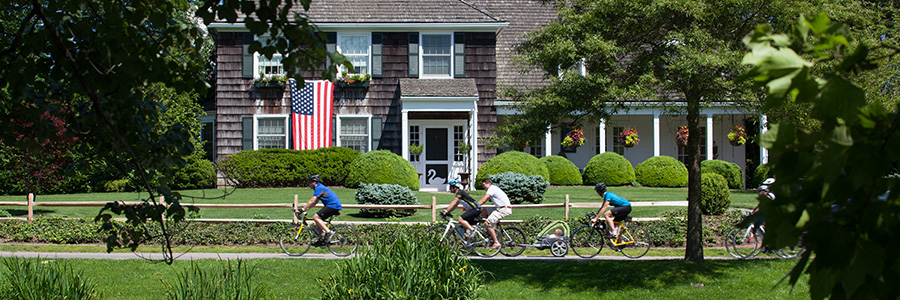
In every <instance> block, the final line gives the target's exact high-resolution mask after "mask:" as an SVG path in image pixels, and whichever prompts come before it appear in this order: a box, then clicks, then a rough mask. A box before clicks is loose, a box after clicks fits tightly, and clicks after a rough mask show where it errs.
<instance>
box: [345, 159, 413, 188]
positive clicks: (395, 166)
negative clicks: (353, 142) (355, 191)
mask: <svg viewBox="0 0 900 300" xmlns="http://www.w3.org/2000/svg"><path fill="white" fill-rule="evenodd" d="M348 169H349V173H348V174H347V181H346V182H345V183H344V186H346V187H348V188H357V187H359V186H360V184H363V183H384V184H399V185H402V186H405V187H408V188H410V189H412V190H414V191H418V190H419V173H418V172H416V169H415V168H413V166H412V164H410V163H409V162H408V161H406V160H405V159H403V158H402V157H400V156H399V155H397V154H394V153H392V152H390V151H387V150H376V151H370V152H367V153H364V154H361V155H359V156H357V157H356V159H355V160H353V162H352V163H350V165H349V166H348Z"/></svg>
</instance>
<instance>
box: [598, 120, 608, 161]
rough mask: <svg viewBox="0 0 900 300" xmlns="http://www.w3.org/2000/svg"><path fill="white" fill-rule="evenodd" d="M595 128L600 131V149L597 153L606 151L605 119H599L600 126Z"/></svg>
mask: <svg viewBox="0 0 900 300" xmlns="http://www.w3.org/2000/svg"><path fill="white" fill-rule="evenodd" d="M597 130H599V132H600V149H599V151H597V152H598V153H605V152H606V119H600V126H598V128H597Z"/></svg>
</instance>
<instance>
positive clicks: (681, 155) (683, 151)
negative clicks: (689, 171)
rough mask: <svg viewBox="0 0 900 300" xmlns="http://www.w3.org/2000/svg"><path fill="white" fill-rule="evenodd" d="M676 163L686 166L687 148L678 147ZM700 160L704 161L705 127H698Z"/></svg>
mask: <svg viewBox="0 0 900 300" xmlns="http://www.w3.org/2000/svg"><path fill="white" fill-rule="evenodd" d="M676 147H678V161H680V162H681V163H683V164H685V165H687V162H688V148H687V147H686V146H678V145H676ZM700 160H706V127H705V126H704V127H700Z"/></svg>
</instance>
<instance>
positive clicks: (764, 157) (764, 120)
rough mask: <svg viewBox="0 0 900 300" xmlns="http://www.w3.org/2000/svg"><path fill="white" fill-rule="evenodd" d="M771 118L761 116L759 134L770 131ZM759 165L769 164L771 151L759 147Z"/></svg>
mask: <svg viewBox="0 0 900 300" xmlns="http://www.w3.org/2000/svg"><path fill="white" fill-rule="evenodd" d="M768 125H769V118H768V117H767V116H766V115H762V116H759V127H760V128H759V134H760V135H762V134H763V133H766V131H769V126H768ZM759 163H760V164H766V163H769V149H766V148H763V146H759Z"/></svg>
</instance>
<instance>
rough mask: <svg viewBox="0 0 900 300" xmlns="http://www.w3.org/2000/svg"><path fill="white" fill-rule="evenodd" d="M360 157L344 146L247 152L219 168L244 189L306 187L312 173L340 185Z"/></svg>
mask: <svg viewBox="0 0 900 300" xmlns="http://www.w3.org/2000/svg"><path fill="white" fill-rule="evenodd" d="M358 155H359V152H358V151H356V150H353V149H350V148H344V147H330V148H320V149H316V150H288V149H263V150H244V151H240V152H238V153H235V154H232V155H230V156H229V157H228V158H226V159H225V160H224V161H222V162H220V163H219V166H220V167H221V168H222V170H223V172H225V175H226V176H227V177H229V179H231V180H232V181H233V183H234V184H235V185H236V186H237V187H242V188H260V187H298V186H306V180H307V179H308V178H309V176H310V175H313V174H318V175H319V176H320V177H322V183H324V184H325V185H328V186H341V185H344V182H345V180H346V178H347V174H348V167H349V164H350V163H351V162H352V161H353V160H354V159H356V157H357V156H358Z"/></svg>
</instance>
